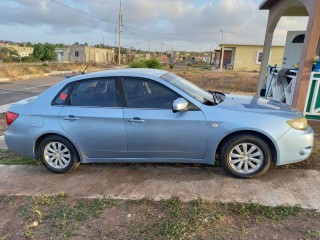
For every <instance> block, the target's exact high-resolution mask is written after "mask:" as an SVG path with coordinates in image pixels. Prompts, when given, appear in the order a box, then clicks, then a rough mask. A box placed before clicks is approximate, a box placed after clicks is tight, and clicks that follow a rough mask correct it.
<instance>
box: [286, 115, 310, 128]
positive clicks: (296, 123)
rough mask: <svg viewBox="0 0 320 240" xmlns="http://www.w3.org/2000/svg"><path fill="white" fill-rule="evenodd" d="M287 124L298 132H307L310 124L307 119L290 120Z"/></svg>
mask: <svg viewBox="0 0 320 240" xmlns="http://www.w3.org/2000/svg"><path fill="white" fill-rule="evenodd" d="M287 123H288V124H289V125H290V126H291V127H292V128H294V129H297V130H306V129H307V128H308V122H307V119H306V118H305V117H302V118H295V119H292V120H288V121H287Z"/></svg>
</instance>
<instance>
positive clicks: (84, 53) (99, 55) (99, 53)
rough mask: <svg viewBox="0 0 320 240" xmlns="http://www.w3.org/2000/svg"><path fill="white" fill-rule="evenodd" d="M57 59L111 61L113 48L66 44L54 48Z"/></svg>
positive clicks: (82, 61)
mask: <svg viewBox="0 0 320 240" xmlns="http://www.w3.org/2000/svg"><path fill="white" fill-rule="evenodd" d="M55 52H56V53H57V60H58V61H63V62H80V63H107V64H108V63H112V62H114V57H115V54H114V49H105V48H96V47H89V46H68V47H65V48H56V49H55Z"/></svg>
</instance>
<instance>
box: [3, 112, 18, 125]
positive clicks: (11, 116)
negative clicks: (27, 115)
mask: <svg viewBox="0 0 320 240" xmlns="http://www.w3.org/2000/svg"><path fill="white" fill-rule="evenodd" d="M17 117H19V114H18V113H13V112H7V113H6V120H7V124H8V125H10V124H11V123H13V121H14V120H16V119H17Z"/></svg>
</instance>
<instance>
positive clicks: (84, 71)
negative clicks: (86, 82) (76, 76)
mask: <svg viewBox="0 0 320 240" xmlns="http://www.w3.org/2000/svg"><path fill="white" fill-rule="evenodd" d="M88 67H89V63H88V64H87V66H86V68H85V69H84V70H83V71H82V73H81V74H85V73H86V70H87V68H88Z"/></svg>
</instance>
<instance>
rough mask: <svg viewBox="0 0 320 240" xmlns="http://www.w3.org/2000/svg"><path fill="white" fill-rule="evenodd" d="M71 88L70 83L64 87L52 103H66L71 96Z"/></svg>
mask: <svg viewBox="0 0 320 240" xmlns="http://www.w3.org/2000/svg"><path fill="white" fill-rule="evenodd" d="M71 88H72V84H68V85H67V86H65V87H64V89H63V90H62V91H61V92H60V93H59V94H58V95H57V96H56V98H55V99H54V100H53V103H52V105H64V104H65V102H66V100H67V98H68V96H69V93H70V90H71Z"/></svg>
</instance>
